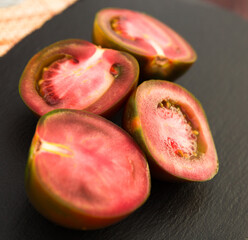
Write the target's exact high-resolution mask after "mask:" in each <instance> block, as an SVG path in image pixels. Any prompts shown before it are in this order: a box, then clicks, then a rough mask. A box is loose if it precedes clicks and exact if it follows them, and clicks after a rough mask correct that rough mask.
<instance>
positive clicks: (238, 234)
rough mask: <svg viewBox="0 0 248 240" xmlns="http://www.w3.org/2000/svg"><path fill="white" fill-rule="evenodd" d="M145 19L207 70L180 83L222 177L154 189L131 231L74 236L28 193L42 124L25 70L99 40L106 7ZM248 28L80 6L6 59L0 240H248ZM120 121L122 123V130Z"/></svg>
mask: <svg viewBox="0 0 248 240" xmlns="http://www.w3.org/2000/svg"><path fill="white" fill-rule="evenodd" d="M109 6H115V7H124V8H130V9H135V10H139V11H144V12H146V13H148V14H150V15H153V16H154V17H157V18H158V19H160V20H161V21H163V22H165V23H167V24H168V25H169V26H171V27H172V28H174V29H175V30H176V31H178V32H179V33H180V34H181V35H183V36H184V37H185V38H186V39H187V40H188V41H189V42H190V43H191V44H192V45H193V46H194V48H195V49H196V51H197V53H198V61H197V63H196V64H195V65H194V66H193V67H192V68H191V69H190V71H189V72H188V73H187V74H185V75H184V76H183V77H181V78H180V79H178V80H177V83H179V84H181V85H183V86H184V87H186V88H187V89H188V90H190V91H191V92H192V93H194V94H195V95H196V97H197V98H198V99H199V100H200V101H201V102H202V104H203V107H204V109H205V111H206V114H207V116H208V120H209V124H210V127H211V129H212V133H213V137H214V140H215V143H216V147H217V151H218V155H219V161H220V171H219V173H218V175H217V176H216V177H215V178H214V179H213V180H212V181H209V182H205V183H180V184H178V183H166V182H160V181H157V180H152V192H151V196H150V198H149V200H148V201H147V202H146V203H145V204H144V205H143V206H142V207H141V208H140V209H139V210H138V211H136V212H135V213H134V214H132V215H131V216H129V217H128V218H127V219H125V220H123V221H122V222H120V223H118V224H116V225H113V226H111V227H108V228H106V229H102V230H97V231H89V232H83V231H72V230H69V229H64V228H62V227H59V226H56V225H54V224H52V223H50V222H49V221H47V220H46V219H44V218H43V217H42V216H40V215H39V214H38V213H37V212H36V211H35V210H34V209H33V208H32V206H31V205H30V204H29V202H28V200H27V197H26V194H25V190H24V169H25V164H26V161H27V154H28V149H29V145H30V142H31V139H32V136H33V133H34V130H35V126H36V122H37V119H36V118H35V117H34V116H33V114H32V113H31V112H30V111H29V110H28V109H27V107H26V106H25V105H24V104H23V102H22V101H21V99H20V97H19V94H18V81H19V77H20V75H21V73H22V70H23V68H24V66H25V65H26V63H27V61H28V60H29V58H30V57H32V56H33V55H34V54H35V53H36V52H37V51H38V50H40V49H42V48H43V47H45V46H47V45H49V44H50V43H53V42H55V41H57V40H62V39H66V38H83V39H86V40H91V28H92V23H93V19H94V14H95V12H96V11H97V10H99V9H101V8H102V7H109ZM247 63H248V22H245V21H244V20H242V19H241V18H239V17H238V16H235V15H232V14H230V13H228V12H225V11H223V10H220V9H218V8H216V7H214V6H210V5H208V4H205V3H202V2H200V1H195V0H184V1H183V0H181V1H180V0H177V1H175V0H174V1H170V0H167V1H166V0H153V1H149V0H147V1H144V0H142V1H141V0H139V1H138V0H137V1H134V0H125V1H114V0H112V1H107V0H106V1H99V0H85V1H79V2H78V3H76V4H75V5H73V6H72V7H70V8H69V9H67V10H66V11H65V12H64V13H62V14H61V15H58V16H56V17H54V18H53V19H52V20H51V21H49V22H47V23H46V24H45V25H44V26H43V27H42V28H41V29H39V30H38V31H36V32H34V33H32V34H31V35H30V36H28V37H26V38H25V39H24V40H23V41H21V42H20V43H19V44H18V45H17V46H16V47H14V48H13V49H12V50H11V51H10V52H9V53H8V54H7V55H5V56H4V57H2V58H1V59H0V83H1V85H0V86H1V87H0V119H1V124H0V156H1V157H0V164H1V166H0V239H3V240H10V239H11V240H12V239H18V240H19V239H28V240H31V239H32V240H40V239H46V240H49V239H73V240H74V239H75V240H76V239H115V240H116V239H118V240H121V239H123V240H124V239H130V240H133V239H142V240H147V239H149V240H152V239H154V240H160V239H170V240H173V239H176V240H182V239H183V240H187V239H190V240H192V239H197V240H198V239H201V240H204V239H225V240H227V239H235V240H236V239H241V240H244V239H248V187H247V185H248V147H247V143H248V110H247V106H246V104H247V103H248V93H247V90H248V65H247ZM120 115H121V112H119V113H118V114H117V115H116V116H115V117H113V119H112V120H113V121H115V122H117V123H120Z"/></svg>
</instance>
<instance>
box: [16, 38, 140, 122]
mask: <svg viewBox="0 0 248 240" xmlns="http://www.w3.org/2000/svg"><path fill="white" fill-rule="evenodd" d="M96 49H101V48H99V47H97V46H96V45H94V44H92V43H90V42H87V41H84V40H81V39H67V40H61V41H59V42H56V43H54V44H51V45H49V46H47V47H46V48H44V49H42V50H41V51H39V52H38V53H36V54H35V55H34V56H33V57H32V58H31V59H30V60H29V62H28V63H27V65H26V67H25V69H24V71H23V73H22V76H21V78H20V81H19V94H20V96H21V98H22V100H23V102H24V103H25V104H26V105H27V106H28V108H30V110H31V111H32V112H33V113H34V114H35V115H37V116H38V117H40V116H42V115H44V114H46V113H47V112H49V111H52V110H54V109H62V108H64V109H67V108H68V109H77V110H87V111H90V112H92V113H95V114H98V115H102V116H105V117H109V116H111V115H112V114H114V113H115V112H117V111H118V110H119V109H120V107H121V106H122V105H123V103H124V102H125V101H126V99H127V98H128V96H129V95H130V93H131V92H132V91H133V89H134V88H135V87H136V86H137V83H138V78H139V64H138V62H137V60H136V59H135V58H134V57H133V56H131V55H130V54H128V53H126V52H119V51H115V50H107V49H104V53H106V54H105V55H106V57H107V58H108V59H107V60H106V61H112V62H113V63H115V61H118V62H119V63H120V64H121V67H122V68H124V69H125V71H123V74H120V75H119V76H117V77H116V78H115V79H114V80H113V82H112V83H111V85H110V87H109V88H107V90H106V91H105V92H102V93H101V94H100V96H99V98H97V99H96V100H94V102H93V103H91V104H90V105H88V106H86V107H83V108H80V107H77V106H76V105H75V106H74V105H73V104H69V105H64V104H63V98H62V99H60V100H61V101H58V102H57V103H56V104H49V103H47V102H46V100H45V99H44V96H42V94H41V92H40V90H39V86H38V81H39V80H41V78H42V72H43V71H44V69H46V68H48V67H49V66H51V65H52V63H54V62H56V61H58V60H60V59H68V60H69V59H71V60H72V61H75V64H77V63H78V62H79V63H80V61H84V60H85V59H86V60H87V59H88V58H90V57H91V55H92V52H94V51H96ZM105 50H106V51H105ZM107 52H110V53H107ZM112 53H113V54H112ZM105 55H104V56H105ZM111 55H113V56H116V58H117V59H116V60H115V59H114V57H112V59H111ZM127 73H129V75H128V74H127ZM92 91H94V89H93V90H92ZM52 94H53V95H54V96H55V95H56V90H55V92H54V93H52ZM113 96H115V97H113ZM75 104H77V102H75Z"/></svg>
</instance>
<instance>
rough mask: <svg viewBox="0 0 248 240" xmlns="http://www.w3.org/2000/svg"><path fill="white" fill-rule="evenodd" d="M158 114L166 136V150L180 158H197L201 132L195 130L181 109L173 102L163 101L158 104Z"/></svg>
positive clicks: (162, 130)
mask: <svg viewBox="0 0 248 240" xmlns="http://www.w3.org/2000/svg"><path fill="white" fill-rule="evenodd" d="M157 112H158V115H159V117H160V119H161V125H160V128H161V132H163V133H165V136H166V137H165V138H164V144H165V147H166V149H169V151H171V152H172V153H174V154H176V155H178V156H180V157H184V158H194V157H196V156H197V155H198V150H197V139H198V135H199V132H198V131H197V130H195V129H193V127H192V123H191V122H190V121H189V119H188V118H187V116H186V115H185V114H184V113H183V112H182V110H181V108H180V107H179V106H176V105H175V104H173V103H172V102H171V101H162V102H161V103H159V104H158V108H157Z"/></svg>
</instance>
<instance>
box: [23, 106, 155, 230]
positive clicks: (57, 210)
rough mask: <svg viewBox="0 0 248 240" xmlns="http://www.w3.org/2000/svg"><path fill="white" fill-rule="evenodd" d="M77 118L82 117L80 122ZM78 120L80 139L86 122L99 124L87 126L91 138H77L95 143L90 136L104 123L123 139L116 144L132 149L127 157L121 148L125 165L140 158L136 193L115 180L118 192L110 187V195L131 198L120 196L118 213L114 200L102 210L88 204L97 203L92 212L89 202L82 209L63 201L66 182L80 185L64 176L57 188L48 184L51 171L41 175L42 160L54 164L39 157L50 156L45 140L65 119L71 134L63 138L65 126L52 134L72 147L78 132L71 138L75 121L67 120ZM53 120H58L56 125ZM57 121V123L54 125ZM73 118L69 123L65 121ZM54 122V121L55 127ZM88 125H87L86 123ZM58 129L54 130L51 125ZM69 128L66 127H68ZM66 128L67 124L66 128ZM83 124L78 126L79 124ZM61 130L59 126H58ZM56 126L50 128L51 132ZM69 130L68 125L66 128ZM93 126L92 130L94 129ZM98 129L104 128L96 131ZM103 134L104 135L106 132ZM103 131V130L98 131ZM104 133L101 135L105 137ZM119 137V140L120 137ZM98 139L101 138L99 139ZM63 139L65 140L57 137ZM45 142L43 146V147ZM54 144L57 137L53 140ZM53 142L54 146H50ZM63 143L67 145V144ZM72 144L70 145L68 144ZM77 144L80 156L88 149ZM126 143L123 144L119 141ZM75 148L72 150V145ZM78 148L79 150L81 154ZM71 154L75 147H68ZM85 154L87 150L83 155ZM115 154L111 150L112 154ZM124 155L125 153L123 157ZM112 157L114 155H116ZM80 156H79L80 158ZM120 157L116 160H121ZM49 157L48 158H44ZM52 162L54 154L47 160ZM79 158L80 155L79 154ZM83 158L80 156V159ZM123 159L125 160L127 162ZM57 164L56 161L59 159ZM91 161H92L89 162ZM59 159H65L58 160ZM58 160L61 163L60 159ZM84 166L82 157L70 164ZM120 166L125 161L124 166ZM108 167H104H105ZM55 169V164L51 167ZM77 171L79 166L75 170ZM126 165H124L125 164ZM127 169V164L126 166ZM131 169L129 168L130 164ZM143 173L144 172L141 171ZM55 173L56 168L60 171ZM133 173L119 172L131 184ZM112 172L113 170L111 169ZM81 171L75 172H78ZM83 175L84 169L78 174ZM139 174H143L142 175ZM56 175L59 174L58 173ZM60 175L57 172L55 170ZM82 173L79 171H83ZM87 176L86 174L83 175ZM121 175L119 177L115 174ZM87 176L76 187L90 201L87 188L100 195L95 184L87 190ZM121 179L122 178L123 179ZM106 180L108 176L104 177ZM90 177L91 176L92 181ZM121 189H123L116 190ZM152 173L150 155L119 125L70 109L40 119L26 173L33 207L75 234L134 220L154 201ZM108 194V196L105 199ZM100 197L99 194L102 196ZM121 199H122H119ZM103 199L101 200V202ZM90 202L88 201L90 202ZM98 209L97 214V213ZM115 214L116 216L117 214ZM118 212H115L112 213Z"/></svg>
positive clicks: (117, 200)
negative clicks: (151, 197) (133, 215)
mask: <svg viewBox="0 0 248 240" xmlns="http://www.w3.org/2000/svg"><path fill="white" fill-rule="evenodd" d="M69 115H70V117H69V118H66V116H69ZM74 116H76V117H75V118H74ZM71 118H73V119H72V120H75V122H74V123H73V125H72V126H73V129H74V127H75V126H78V129H77V130H75V132H76V134H79V132H80V126H81V125H86V124H84V123H85V122H88V121H89V122H92V121H95V123H96V125H97V126H95V125H94V124H92V125H89V126H88V125H87V127H84V129H86V130H87V132H86V133H85V135H81V134H79V135H76V139H77V137H78V136H79V137H80V138H81V139H82V138H84V137H85V138H87V137H88V138H92V135H91V133H90V131H91V130H92V132H94V134H95V133H96V130H95V127H98V124H97V123H100V124H102V125H101V126H105V128H107V129H111V130H112V131H113V133H114V134H115V135H112V131H108V133H109V136H120V138H119V139H121V140H118V139H116V138H115V139H113V140H114V142H118V141H123V139H124V142H123V145H124V146H130V148H129V149H130V152H128V151H125V152H124V153H123V152H122V150H121V149H120V150H119V149H115V151H116V153H117V154H116V155H118V156H121V157H122V155H123V157H122V159H124V160H121V161H124V163H128V162H127V161H129V160H128V159H134V156H138V157H137V158H135V160H136V161H135V162H136V163H134V165H132V168H134V170H135V171H136V173H135V177H134V176H133V175H132V172H131V173H130V175H131V180H132V177H133V178H134V184H133V185H132V184H131V185H130V189H131V190H130V191H132V192H128V191H129V190H128V189H126V188H125V187H124V188H123V187H119V186H118V185H115V183H112V182H115V181H112V180H111V181H110V182H108V183H109V184H108V186H113V188H109V189H108V191H110V193H111V192H115V191H117V192H118V191H120V192H118V194H120V195H121V194H123V193H124V192H125V193H126V192H127V193H128V194H127V195H121V196H127V197H126V198H118V197H116V195H113V196H115V202H114V203H116V202H117V203H118V206H117V208H116V205H114V207H115V208H114V210H113V208H112V207H113V205H111V203H112V202H111V201H109V202H108V201H107V202H105V201H106V200H105V201H103V202H102V203H101V208H100V211H99V208H98V209H97V208H96V207H95V205H94V199H92V200H90V201H89V202H88V203H89V204H91V201H93V203H92V204H93V205H92V206H93V207H91V208H90V209H91V210H89V208H87V207H85V205H84V204H83V203H84V202H83V201H82V202H81V204H80V206H78V205H77V204H76V201H77V200H75V198H74V197H73V198H72V199H71V200H68V199H66V198H63V196H64V195H63V194H61V193H60V194H58V190H59V191H61V189H62V191H65V192H66V194H67V188H66V190H63V189H64V188H62V187H61V186H60V184H61V185H64V184H65V181H68V182H72V181H75V180H73V179H71V178H68V176H67V175H66V174H64V176H63V179H64V182H62V183H60V184H59V186H57V185H52V184H51V182H50V180H48V178H50V176H51V172H49V170H48V174H47V172H44V171H42V170H41V167H40V166H41V165H40V164H39V161H48V160H49V159H47V158H46V157H42V158H39V157H38V156H39V154H43V153H44V151H46V149H44V148H42V144H44V142H45V141H48V140H47V139H48V136H49V129H51V126H52V128H53V129H54V125H53V124H55V123H58V125H59V124H62V123H61V119H63V120H64V121H65V122H66V123H68V124H66V126H65V129H66V130H65V131H64V132H63V133H59V132H57V130H58V129H60V127H58V128H57V129H54V132H52V133H50V134H51V135H50V136H52V137H54V134H57V136H59V137H61V136H63V137H64V136H67V141H69V143H71V144H72V141H73V140H70V139H69V137H68V136H72V134H73V133H75V132H74V130H73V129H72V131H71V133H69V135H67V134H68V132H70V131H69V126H70V124H71V122H73V121H70V122H68V121H67V120H68V119H70V120H71ZM51 119H52V120H51ZM53 119H55V120H53ZM65 119H67V120H65ZM49 120H51V121H50V122H49ZM81 120H82V121H81ZM51 124H52V125H51ZM63 124H64V123H63ZM63 124H62V125H63ZM77 124H78V125H77ZM55 125H56V124H55ZM49 126H50V128H49ZM63 126H64V125H63ZM91 126H92V128H91ZM96 129H98V128H96ZM100 129H101V130H102V131H104V130H105V129H102V127H101V128H100ZM101 130H100V131H101ZM97 131H99V129H98V130H97ZM100 131H99V134H101V133H100ZM43 134H45V135H46V140H45V139H44V136H45V135H44V136H43ZM116 134H117V135H116ZM94 136H95V135H94ZM57 139H60V138H57ZM108 139H109V138H106V139H105V141H108ZM60 140H61V139H60ZM42 141H43V143H42ZM52 141H54V138H53V140H52ZM61 141H62V140H61ZM48 142H49V141H48ZM62 142H63V141H62ZM65 143H68V142H65ZM74 143H76V144H77V145H76V146H75V149H72V150H73V151H75V152H76V151H80V150H79V149H81V148H83V145H78V141H74ZM119 143H120V142H119ZM92 144H94V137H93V140H92ZM59 145H60V146H62V145H61V144H59V143H58V144H57V146H59ZM70 146H72V145H70ZM76 148H77V149H76ZM68 149H69V148H68ZM82 151H83V150H82ZM106 151H109V150H106ZM118 151H119V152H118ZM87 154H88V150H87ZM111 154H112V153H111ZM76 155H77V154H76V153H75V156H76ZM116 155H115V156H116ZM43 156H44V155H43ZM46 156H48V157H49V155H46ZM73 156H74V155H73ZM77 156H78V155H77ZM50 157H53V155H50ZM121 157H120V158H119V159H121ZM54 159H55V157H54ZM65 159H66V158H64V159H63V158H62V164H64V163H63V162H64V161H63V160H65ZM89 159H90V158H89ZM119 159H115V161H116V162H117V163H119V164H121V162H120V160H119ZM58 160H59V159H58ZM56 161H57V160H56ZM80 161H85V162H87V160H84V159H78V158H76V157H75V158H74V157H72V158H71V159H70V162H72V164H74V163H75V162H77V163H78V164H80ZM102 161H105V162H106V159H99V160H97V162H98V164H101V162H102ZM118 161H119V162H118ZM102 164H104V163H102ZM46 166H49V165H46ZM73 166H75V165H73ZM102 166H103V167H105V168H104V169H106V168H107V169H108V166H109V165H108V164H106V165H102ZM122 166H123V165H122ZM125 166H126V165H125ZM128 166H129V165H128ZM138 166H139V167H140V168H139V167H138ZM67 167H68V165H63V167H62V168H64V169H65V168H67ZM93 167H94V168H96V166H95V165H94V166H93ZM54 168H56V166H54ZM132 168H131V169H130V170H129V169H128V168H125V167H124V170H125V171H123V170H122V169H121V168H120V166H119V167H118V169H120V170H119V171H118V172H117V173H118V176H117V179H120V178H124V180H125V181H126V179H127V180H130V177H129V178H127V177H126V176H128V175H127V172H129V171H133V170H132ZM108 170H111V168H110V169H108ZM74 171H75V168H74ZM74 171H73V174H75V173H76V172H74ZM77 171H79V170H77ZM138 172H139V173H138ZM53 173H54V172H53ZM55 173H56V171H55ZM78 173H79V172H78ZM80 173H81V171H80ZM59 174H61V172H60V171H59ZM89 174H91V175H89V176H90V177H93V178H99V175H100V174H101V172H98V173H97V176H95V175H92V173H89ZM113 174H114V173H113V172H111V179H112V176H113ZM115 174H116V172H115ZM85 175H87V172H85V174H84V175H83V177H82V176H81V175H80V176H81V177H79V178H77V179H79V181H78V182H77V181H75V182H73V185H77V184H79V186H80V187H81V188H80V194H81V195H80V196H81V198H82V199H83V198H84V196H85V195H84V194H86V200H87V191H85V192H84V189H85V188H84V187H86V188H87V187H90V188H92V189H91V190H92V191H93V192H94V186H95V185H94V182H90V186H88V185H87V183H85V184H83V183H82V182H84V176H85ZM119 175H120V176H121V177H119ZM56 176H58V175H56ZM56 176H55V177H54V178H56V180H57V179H58V177H56ZM103 176H106V175H103ZM86 178H87V176H86ZM139 181H141V182H143V183H144V184H143V185H142V186H141V185H140V184H139ZM136 184H138V186H139V188H140V189H142V190H139V191H137V190H136V187H137V186H136ZM98 186H99V185H96V187H97V188H96V192H97V191H98ZM116 188H117V190H116ZM150 188H151V185H150V172H149V167H148V164H147V162H146V159H145V156H144V154H143V153H142V152H141V150H140V149H139V147H138V145H137V144H136V143H135V142H134V141H133V139H132V138H131V137H130V136H129V135H128V134H127V133H126V132H125V131H124V130H122V129H121V128H119V127H118V126H116V125H115V124H113V123H112V122H110V121H108V120H106V119H104V118H102V117H100V116H98V115H95V114H92V113H89V112H86V111H78V110H68V109H64V110H63V109H58V110H54V111H51V112H49V113H47V114H45V115H44V116H42V117H41V118H40V120H39V121H38V124H37V128H36V132H35V135H34V137H33V140H32V144H31V147H30V151H29V158H28V163H27V165H26V171H25V189H26V193H27V196H28V199H29V201H30V202H31V204H32V205H33V206H34V208H35V209H36V210H37V211H38V212H39V213H40V214H41V215H43V216H44V217H45V218H47V219H49V220H50V221H52V222H54V223H55V224H58V225H61V226H63V227H66V228H71V229H79V230H90V229H99V228H104V227H107V226H110V225H112V224H114V223H117V222H119V221H121V220H122V219H124V218H125V217H127V216H128V215H130V214H131V213H132V212H133V211H135V210H136V209H137V208H138V207H140V206H141V205H142V204H143V203H144V202H145V201H146V200H147V198H148V197H149V194H150ZM68 192H70V193H71V191H70V189H69V190H68ZM134 192H139V194H135V195H132V193H134ZM74 194H77V193H76V192H74ZM101 194H102V195H101ZM101 194H100V196H103V197H105V195H106V193H105V192H101ZM94 196H95V195H94V194H92V198H94ZM97 196H98V195H97V194H96V197H97ZM118 196H119V195H118ZM129 196H135V197H133V198H132V197H131V198H129ZM99 199H101V198H99ZM99 199H98V198H97V199H96V200H97V201H99ZM130 199H132V201H130ZM87 201H88V200H87ZM129 202H131V204H130V205H127V204H126V203H128V204H129ZM92 209H94V210H93V211H92ZM112 210H113V211H112ZM111 211H112V212H111Z"/></svg>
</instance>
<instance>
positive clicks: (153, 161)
mask: <svg viewBox="0 0 248 240" xmlns="http://www.w3.org/2000/svg"><path fill="white" fill-rule="evenodd" d="M157 85H160V86H161V87H163V86H164V87H165V88H172V89H175V91H177V90H178V91H180V94H187V95H188V97H189V98H190V99H191V101H192V102H194V104H195V106H197V109H194V113H196V112H198V111H199V116H200V119H201V121H202V122H200V123H199V124H200V129H201V124H202V125H203V126H204V129H206V131H207V134H206V135H207V136H208V137H206V139H207V140H201V141H200V142H199V143H198V144H199V148H200V149H204V150H206V151H207V152H210V153H211V154H210V156H211V160H209V159H207V161H212V164H211V165H212V167H211V168H209V169H206V173H204V174H203V176H201V175H200V176H194V177H193V175H192V177H191V176H190V173H189V175H187V177H186V176H184V175H175V174H173V173H172V169H170V168H169V167H168V168H166V167H164V166H163V165H162V164H161V159H159V158H157V157H155V156H154V151H156V150H154V149H153V148H152V147H151V146H149V145H148V139H147V138H146V136H145V132H147V131H149V129H145V128H144V126H143V123H142V120H141V118H140V116H141V113H140V112H139V101H138V94H140V96H143V97H144V98H146V97H147V95H146V93H145V92H144V91H143V92H142V91H141V90H140V89H141V88H142V89H143V90H147V91H148V92H149V94H151V95H152V91H153V86H154V87H156V86H157ZM139 90H140V91H139ZM138 91H139V93H137V92H138ZM157 104H158V103H157ZM184 110H187V109H184ZM192 117H194V116H192ZM122 125H123V128H124V129H125V130H126V131H127V132H128V133H129V134H130V135H131V136H132V137H133V138H134V139H135V141H136V142H137V143H138V144H139V146H140V147H141V149H142V150H143V151H144V153H145V154H146V157H147V160H148V163H149V167H150V171H151V175H152V176H153V177H155V178H158V179H161V180H165V181H176V182H178V181H179V182H181V181H207V180H210V179H212V178H213V177H214V176H215V175H216V174H217V172H218V169H219V163H218V156H217V152H216V149H215V145H214V141H213V138H212V135H211V131H210V128H209V126H208V122H207V118H206V115H205V113H204V110H203V108H202V106H201V104H200V102H199V101H198V100H197V99H195V97H194V96H193V95H192V94H191V93H189V92H188V91H187V90H186V89H184V88H183V87H181V86H179V85H178V84H175V83H171V82H168V81H164V80H149V81H144V82H143V83H142V84H141V85H139V86H138V88H136V90H135V91H134V92H133V94H132V95H131V96H130V98H129V100H128V101H127V104H126V106H125V111H124V116H123V121H122ZM200 135H203V134H202V133H200ZM207 152H206V154H205V155H207ZM200 160H201V157H199V161H200ZM166 161H170V160H169V159H166ZM178 161H183V160H181V159H178ZM192 166H193V164H192ZM192 172H193V171H192Z"/></svg>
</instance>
